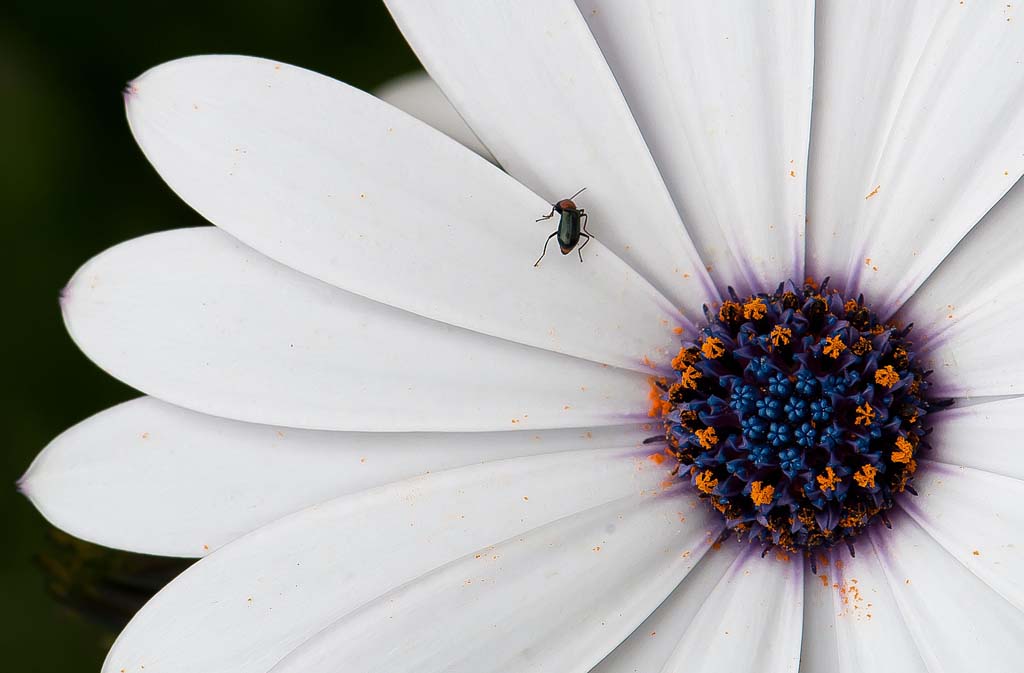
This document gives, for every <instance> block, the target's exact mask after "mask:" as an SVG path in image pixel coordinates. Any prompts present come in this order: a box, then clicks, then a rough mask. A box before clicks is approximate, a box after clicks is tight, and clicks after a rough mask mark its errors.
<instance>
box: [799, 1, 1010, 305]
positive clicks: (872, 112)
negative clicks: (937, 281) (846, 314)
mask: <svg viewBox="0 0 1024 673" xmlns="http://www.w3.org/2000/svg"><path fill="white" fill-rule="evenodd" d="M1015 13H1016V10H1015V9H1014V8H1012V7H1010V6H1009V5H1007V4H1006V3H996V2H964V3H957V2H944V3H938V2H928V1H927V0H926V1H924V2H902V1H899V0H897V1H894V2H877V3H868V4H865V3H846V2H825V3H819V4H818V11H817V21H816V23H817V25H816V36H815V81H814V111H813V122H812V124H811V127H812V137H811V154H810V163H811V165H810V170H811V178H810V183H809V184H808V218H809V222H808V230H807V236H808V264H809V268H810V269H811V271H812V272H813V273H814V274H815V275H817V276H818V277H821V276H825V275H831V276H832V277H833V278H834V279H835V282H834V286H837V287H845V289H846V290H847V292H848V293H850V294H854V293H855V292H856V291H862V292H864V294H865V295H866V296H867V298H868V300H869V302H871V303H873V304H874V306H875V307H876V308H877V309H879V310H880V311H881V312H883V313H888V312H891V311H893V310H895V309H897V308H899V306H900V305H901V304H902V303H903V302H904V301H905V300H906V299H907V298H908V297H909V296H910V295H911V294H912V293H913V292H914V290H916V289H917V287H918V286H920V285H921V283H923V282H924V280H925V279H926V278H927V277H928V276H929V274H931V273H932V271H933V270H934V269H935V267H937V266H938V265H939V263H940V262H941V261H942V259H943V258H944V257H945V256H946V255H947V254H949V251H950V250H952V249H953V246H955V245H956V243H957V241H959V240H960V239H961V238H962V237H963V236H964V234H966V233H967V232H968V231H969V230H970V229H971V227H972V226H974V224H975V223H976V222H978V220H980V219H981V218H982V216H983V215H984V214H985V213H986V211H988V210H989V209H990V208H991V207H992V206H993V205H994V204H995V203H996V202H997V201H998V200H999V198H1000V197H1002V195H1003V194H1004V193H1006V191H1007V190H1008V189H1009V188H1010V187H1011V186H1012V185H1013V183H1014V182H1015V181H1016V180H1017V178H1018V177H1020V175H1021V173H1022V172H1024V68H1022V67H1021V62H1022V59H1024V25H1022V24H1024V22H1022V21H1021V20H1020V19H1019V18H1018V17H1016V16H1015Z"/></svg>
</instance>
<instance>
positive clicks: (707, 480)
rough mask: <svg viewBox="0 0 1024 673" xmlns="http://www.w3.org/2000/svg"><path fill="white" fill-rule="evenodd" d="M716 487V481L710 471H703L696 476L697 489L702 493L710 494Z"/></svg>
mask: <svg viewBox="0 0 1024 673" xmlns="http://www.w3.org/2000/svg"><path fill="white" fill-rule="evenodd" d="M715 486H718V480H717V479H715V475H714V473H713V472H712V471H711V470H704V471H703V472H701V473H700V474H698V475H697V488H698V489H699V490H700V491H701V492H702V493H711V491H713V490H714V489H715Z"/></svg>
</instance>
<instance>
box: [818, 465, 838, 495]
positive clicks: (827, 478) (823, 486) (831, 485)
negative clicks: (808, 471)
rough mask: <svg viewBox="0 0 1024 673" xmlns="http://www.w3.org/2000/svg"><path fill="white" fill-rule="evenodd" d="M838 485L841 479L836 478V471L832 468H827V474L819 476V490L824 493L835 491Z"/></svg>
mask: <svg viewBox="0 0 1024 673" xmlns="http://www.w3.org/2000/svg"><path fill="white" fill-rule="evenodd" d="M838 485H839V477H837V476H836V473H835V471H833V470H832V468H831V467H826V468H825V474H819V475H818V488H819V489H820V490H821V492H822V493H826V492H828V491H834V490H836V486H838Z"/></svg>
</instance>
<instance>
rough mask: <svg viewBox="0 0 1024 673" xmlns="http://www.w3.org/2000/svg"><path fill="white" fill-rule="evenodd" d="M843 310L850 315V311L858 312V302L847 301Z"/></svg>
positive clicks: (854, 300)
mask: <svg viewBox="0 0 1024 673" xmlns="http://www.w3.org/2000/svg"><path fill="white" fill-rule="evenodd" d="M843 310H844V311H846V312H847V313H849V312H850V311H856V310H857V300H856V299H847V300H846V303H845V304H843Z"/></svg>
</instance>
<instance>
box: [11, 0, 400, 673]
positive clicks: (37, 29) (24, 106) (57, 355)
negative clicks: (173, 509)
mask: <svg viewBox="0 0 1024 673" xmlns="http://www.w3.org/2000/svg"><path fill="white" fill-rule="evenodd" d="M202 53H238V54H252V55H258V56H265V57H268V58H273V59H277V60H280V61H284V62H287V63H293V64H296V65H300V66H304V67H306V68H310V69H313V70H317V71H319V72H322V73H325V74H327V75H330V76H332V77H335V78H337V79H341V80H344V81H346V82H349V83H350V84H353V85H355V86H358V87H360V88H363V89H372V88H374V87H376V86H377V85H379V84H380V83H382V82H384V81H386V80H387V79H390V78H391V77H394V76H396V75H399V74H401V73H405V72H409V71H411V70H415V69H416V68H417V67H418V64H417V62H416V59H415V57H414V56H413V55H412V52H411V51H410V50H409V48H408V47H407V46H406V45H405V43H404V41H403V40H402V38H401V36H400V35H399V33H398V31H397V29H396V28H395V26H394V24H393V23H392V22H391V19H390V17H389V16H388V14H387V12H386V10H385V9H384V8H383V6H382V5H380V4H378V3H377V2H375V1H374V0H364V1H359V2H313V1H309V0H292V1H289V2H276V3H270V2H265V3H261V2H221V3H211V4H209V5H207V4H205V3H204V4H198V3H196V4H191V3H182V2H175V3H160V2H157V3H148V4H147V3H128V2H108V3H67V4H66V5H65V3H61V2H39V1H38V0H37V1H35V2H22V1H16V0H6V1H5V2H4V3H3V5H2V8H0V91H2V98H0V100H2V103H0V129H2V130H0V139H2V145H0V152H2V157H3V168H2V169H0V213H2V218H3V232H4V238H5V245H4V250H5V253H6V254H5V255H4V257H5V259H6V262H5V267H6V268H7V272H5V273H4V277H5V278H7V281H6V282H7V288H8V289H7V291H6V292H5V295H6V297H7V299H6V300H5V301H6V302H7V304H6V305H5V310H4V311H3V313H4V320H3V325H4V326H3V329H2V335H3V336H2V339H3V354H4V360H5V361H6V362H7V363H8V366H5V376H4V380H6V381H7V392H6V399H4V400H3V404H2V408H3V412H2V413H3V414H4V418H3V422H2V425H0V429H2V431H3V436H4V441H3V444H2V447H3V448H2V454H0V512H2V522H3V524H2V525H3V537H2V540H3V542H4V544H5V548H4V551H3V553H2V554H0V652H3V658H4V661H3V664H2V668H3V670H8V671H19V672H20V671H45V672H51V671H54V672H55V671H62V672H68V673H78V672H80V671H82V672H84V671H89V672H94V671H98V670H99V667H100V664H101V662H102V660H103V656H104V654H105V653H106V649H107V647H108V646H109V644H110V643H111V642H112V638H113V636H114V635H115V634H116V632H117V629H118V628H119V622H120V621H122V620H123V619H124V616H125V615H127V614H129V613H130V612H131V610H132V609H133V606H134V602H135V601H137V600H138V599H139V598H140V597H141V596H142V595H144V594H145V593H146V592H148V591H149V590H151V587H156V586H158V585H159V584H160V583H162V582H163V581H165V580H166V578H167V577H170V576H173V574H174V573H175V572H177V571H178V570H179V569H180V567H181V566H180V565H177V564H167V563H165V562H161V561H154V560H151V559H144V558H139V557H132V556H131V555H115V554H111V553H109V552H106V551H104V550H102V549H100V548H97V547H92V546H90V545H84V544H79V543H77V542H75V541H74V540H71V539H68V538H62V537H60V536H57V535H55V534H54V533H53V532H52V531H51V529H50V527H49V526H48V525H47V524H46V522H45V521H44V520H43V518H42V517H41V516H39V514H38V513H36V511H35V510H34V509H33V508H32V506H31V505H30V504H29V503H28V501H27V500H25V499H24V498H23V497H22V496H21V495H19V494H18V493H17V492H16V491H15V488H14V482H15V480H16V479H17V478H18V477H19V476H21V474H22V473H23V472H24V471H25V469H26V468H27V467H28V465H29V463H30V462H31V461H32V458H33V457H34V456H35V454H36V453H37V452H38V451H39V450H40V449H42V448H43V446H45V445H46V444H47V442H49V441H50V440H51V439H52V438H53V437H55V436H56V435H57V434H59V433H60V432H61V431H63V430H64V429H65V428H67V427H68V426H70V425H72V424H74V423H76V422H78V421H80V420H82V419H84V418H86V417H88V416H90V415H92V414H93V413H96V412H98V411H100V410H102V409H104V408H106V407H108V406H110V405H113V404H115V403H117V402H121V401H123V400H127V399H130V398H132V397H135V396H137V393H135V392H134V391H132V390H131V389H129V388H127V387H125V386H123V385H121V384H119V383H117V382H116V381H114V380H113V379H111V378H110V377H108V376H107V375H106V374H104V373H103V372H101V371H100V370H99V369H98V368H96V367H95V366H93V365H92V364H91V363H90V362H89V361H88V360H87V359H86V358H85V357H84V356H83V355H82V354H81V353H79V351H78V350H77V348H76V347H75V346H74V344H72V342H71V340H70V339H69V338H68V337H67V335H66V334H65V332H64V327H63V324H62V322H61V317H60V312H59V310H58V307H57V292H58V290H60V288H61V287H62V286H63V285H64V283H65V282H66V281H67V280H68V279H69V278H70V277H71V274H72V273H73V272H74V271H75V269H77V268H78V266H80V265H81V264H82V263H83V262H85V261H86V260H87V259H89V258H90V257H92V256H93V255H95V254H96V253H98V252H100V251H101V250H103V249H104V248H107V247H109V246H111V245H114V244H115V243H118V242H120V241H123V240H125V239H128V238H132V237H135V236H140V235H142V234H146V233H149V232H153V231H159V230H162V229H170V228H174V227H184V226H194V225H197V224H202V223H203V221H202V220H201V218H200V217H199V216H198V215H196V214H195V213H193V212H192V211H191V210H190V209H189V208H188V207H187V206H186V205H185V204H183V203H182V202H181V201H179V200H178V198H177V197H176V196H175V195H174V194H173V193H171V191H170V190H169V189H168V188H167V187H166V186H165V185H164V184H163V182H162V181H161V180H160V178H159V177H157V175H156V173H155V172H154V171H153V169H152V168H151V167H150V166H149V164H148V163H147V162H146V160H145V159H144V158H143V156H142V153H141V152H140V151H139V150H138V149H137V148H136V146H135V143H134V142H133V141H132V137H131V135H130V133H129V132H128V126H127V124H126V123H125V120H124V110H123V107H122V101H121V88H122V86H123V85H124V83H125V82H126V81H127V80H129V79H131V78H132V77H134V76H136V75H138V74H140V73H141V72H143V71H144V70H146V69H147V68H149V67H151V66H154V65H156V64H158V63H161V62H163V61H167V60H169V59H173V58H177V57H180V56H187V55H191V54H202ZM211 673H212V672H211Z"/></svg>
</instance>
